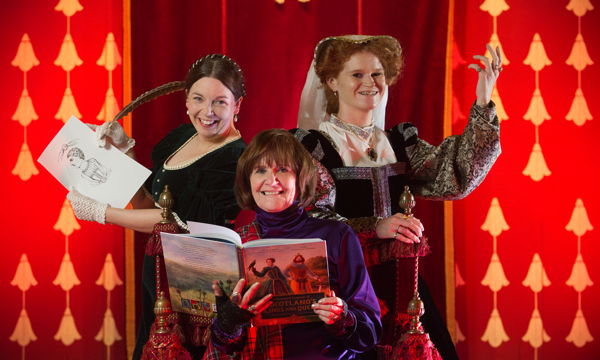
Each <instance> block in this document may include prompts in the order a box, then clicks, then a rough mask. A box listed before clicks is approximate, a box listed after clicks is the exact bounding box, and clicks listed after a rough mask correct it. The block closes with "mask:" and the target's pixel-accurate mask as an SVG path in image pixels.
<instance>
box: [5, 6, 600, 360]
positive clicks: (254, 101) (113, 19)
mask: <svg viewBox="0 0 600 360" xmlns="http://www.w3.org/2000/svg"><path fill="white" fill-rule="evenodd" d="M448 6H449V4H448V1H442V0H437V1H436V0H428V1H418V2H415V1H403V2H389V1H368V2H367V1H362V0H356V1H333V0H328V1H326V0H311V1H309V2H305V3H302V2H298V1H296V0H287V1H285V2H284V3H283V4H277V3H276V2H275V1H272V0H261V1H243V0H211V1H202V2H190V1H183V0H176V1H166V0H162V1H159V0H153V1H140V0H135V1H133V2H132V4H131V25H132V34H131V35H132V39H133V40H132V80H133V88H132V93H133V97H136V96H138V95H140V94H142V93H143V92H145V91H147V90H150V89H152V88H154V87H156V86H159V85H162V84H164V83H167V82H170V81H175V80H182V79H183V78H184V77H185V74H186V73H187V69H188V68H189V66H190V64H191V63H193V62H194V61H195V60H196V59H198V58H200V57H202V56H203V55H205V54H208V53H222V52H225V53H226V54H227V55H229V56H231V57H232V58H233V59H235V60H236V61H237V62H238V63H239V65H240V66H241V68H242V69H243V71H244V74H245V78H246V86H247V92H248V96H247V97H246V99H245V100H244V102H243V105H242V110H241V113H240V121H239V122H238V123H237V125H238V128H239V130H240V132H241V133H242V135H243V137H244V139H245V140H246V141H247V142H248V141H250V139H251V138H252V137H253V136H254V135H255V134H256V133H257V132H259V131H261V130H263V129H267V128H273V127H278V128H285V129H289V128H293V127H295V126H296V117H297V109H298V104H299V99H300V93H301V91H302V87H303V85H304V81H305V77H306V72H307V71H308V70H309V66H310V62H311V60H312V54H313V50H314V47H315V45H316V43H317V42H318V41H319V40H320V39H322V38H324V37H327V36H334V35H343V34H355V33H358V32H359V31H360V32H362V33H363V34H372V35H380V34H388V35H392V36H395V37H396V38H398V40H399V41H400V43H401V44H402V46H403V50H404V55H405V60H406V65H405V68H404V73H403V76H402V78H401V79H400V80H399V83H398V84H397V85H395V86H393V87H392V88H391V92H390V101H389V104H388V109H387V119H386V122H387V127H390V126H393V125H395V124H398V123H400V122H406V121H409V122H412V123H413V124H415V125H416V126H417V127H418V128H419V135H420V136H421V137H422V138H424V139H425V140H427V141H429V142H430V143H432V144H439V143H440V141H441V140H442V130H443V113H444V108H443V103H444V81H445V56H446V36H447V31H448ZM56 7H58V10H56V9H55V8H56ZM67 14H70V15H68V16H67ZM67 19H69V20H67ZM0 24H2V25H0V33H1V34H2V36H0V45H1V48H2V52H0V76H2V79H3V84H4V86H3V87H2V88H1V89H0V102H1V104H2V105H3V106H2V107H1V110H0V113H1V114H2V118H3V119H4V121H5V125H6V126H5V128H6V129H8V130H7V131H6V134H8V136H5V137H4V142H3V144H4V145H3V149H4V156H3V157H2V160H1V164H2V165H1V167H2V169H4V170H3V171H4V176H3V177H2V178H3V182H2V184H3V185H4V186H3V189H4V190H5V192H6V193H7V195H6V196H7V200H8V201H6V202H5V203H6V204H5V209H6V210H5V211H3V220H2V222H1V226H2V230H3V236H2V237H1V239H2V240H0V246H1V248H2V250H3V255H4V257H3V260H4V261H3V262H2V264H0V294H1V296H2V300H1V301H0V304H1V305H2V308H3V311H4V314H5V320H6V321H5V326H4V327H3V330H0V349H2V350H1V353H2V356H1V357H2V358H10V359H16V358H20V357H24V358H28V357H29V358H40V357H49V356H50V355H49V354H51V357H52V358H57V359H62V358H83V357H87V358H94V359H95V358H97V359H104V358H107V357H108V356H110V357H112V358H119V359H122V358H126V351H125V314H124V285H118V284H119V281H117V280H116V279H117V277H118V279H119V280H124V270H123V264H124V258H123V231H122V229H121V228H119V227H116V226H110V225H108V226H101V225H98V224H91V223H88V222H83V221H76V220H74V219H73V217H72V215H71V213H70V208H69V205H68V203H65V195H66V193H67V191H66V190H65V189H64V188H62V186H61V185H60V184H59V183H58V182H57V181H56V180H55V179H54V178H52V177H51V176H50V175H49V174H48V172H47V171H46V170H45V169H43V168H42V167H41V166H40V165H39V164H37V162H35V160H36V159H37V158H38V157H39V155H40V154H41V152H42V151H43V149H44V148H45V146H46V145H47V144H48V143H49V142H50V140H51V139H52V137H53V136H54V135H55V134H56V132H58V130H59V129H60V127H61V126H62V125H63V121H62V120H61V119H56V115H57V113H60V111H59V108H60V107H61V103H63V101H64V94H65V91H66V89H67V87H69V89H70V90H71V93H72V96H73V99H74V101H75V102H76V105H77V109H78V112H79V113H80V114H81V119H82V120H83V121H84V122H90V123H95V124H100V123H101V122H102V120H98V119H97V117H98V115H99V114H100V113H101V109H102V107H103V104H104V103H105V99H106V94H107V91H108V89H109V87H110V83H109V78H110V77H112V89H113V90H114V96H115V99H116V100H117V105H118V107H119V108H120V107H122V106H123V104H122V101H121V97H122V89H121V86H122V85H121V84H122V75H121V66H120V64H117V65H116V67H115V68H114V70H112V71H108V70H107V65H106V64H105V65H98V64H97V62H98V60H99V59H100V58H101V54H102V52H103V49H104V47H105V46H106V44H107V42H110V41H107V40H108V39H109V33H112V34H113V38H114V44H115V45H116V48H117V49H118V50H119V51H120V53H121V54H122V4H121V2H120V1H111V0H105V1H100V2H98V1H96V2H88V1H84V0H56V1H55V2H54V3H48V4H46V5H43V4H39V3H38V2H33V1H31V0H25V1H21V2H11V3H7V4H4V5H3V11H2V12H1V13H0ZM599 24H600V14H599V13H598V9H593V6H592V5H591V2H590V1H588V0H564V1H552V2H543V3H535V2H534V3H531V2H514V1H508V0H456V1H455V21H454V29H453V30H454V36H455V39H456V45H455V48H454V50H455V51H454V59H455V67H454V70H453V90H454V95H455V97H456V99H455V102H454V108H453V114H454V126H453V131H454V133H460V132H461V131H462V129H463V127H464V125H465V123H466V119H464V118H462V117H461V113H462V114H464V115H466V116H468V112H469V108H470V106H471V105H472V103H473V101H474V100H475V83H476V74H475V73H474V72H473V71H469V70H467V68H466V66H467V64H468V63H471V62H472V55H474V54H483V53H484V52H485V48H484V46H483V45H484V44H485V43H487V42H490V41H491V40H493V41H499V42H500V43H501V45H502V47H503V49H504V51H505V55H506V58H507V59H508V60H509V63H506V62H505V64H504V71H503V72H502V76H501V77H500V80H499V82H498V86H497V93H495V95H494V100H495V102H496V103H497V104H498V105H499V108H498V112H499V114H500V115H501V118H502V124H501V128H502V130H501V134H502V136H501V143H502V148H503V154H502V155H501V156H500V158H499V160H498V162H497V163H496V165H495V166H494V167H493V169H492V171H491V172H490V174H489V175H488V178H487V179H486V180H485V181H484V183H483V185H482V186H481V187H480V188H479V189H477V190H476V191H475V192H474V193H473V194H471V195H470V196H469V197H467V198H466V199H465V200H462V201H458V202H456V203H454V229H455V258H456V264H455V265H456V269H457V270H458V271H457V272H456V273H455V277H456V320H457V327H456V329H453V330H455V331H456V333H457V350H458V353H459V355H460V356H461V358H462V359H480V358H483V357H486V358H489V359H516V358H534V359H535V358H539V359H563V358H567V357H569V356H570V357H577V358H581V359H588V358H595V356H596V354H597V353H598V352H599V350H600V346H599V345H598V340H595V339H597V338H598V336H600V335H599V334H600V329H599V327H600V325H598V319H599V318H600V310H599V309H598V307H597V306H594V305H595V301H594V300H596V299H598V298H600V294H599V293H598V288H597V286H594V285H593V283H594V281H598V278H599V265H598V261H596V259H595V256H596V254H598V253H599V250H600V249H599V246H600V245H598V243H597V241H596V240H597V236H596V235H595V232H594V231H593V227H594V225H595V226H598V224H600V223H599V221H598V219H599V217H598V213H599V211H598V209H597V207H598V205H597V204H598V203H599V200H600V199H599V195H598V192H597V191H596V189H595V183H596V181H595V179H596V177H597V175H598V171H597V170H596V168H595V166H594V165H593V162H592V154H593V153H597V150H594V145H593V144H594V141H595V140H596V139H595V135H597V134H600V131H599V129H598V125H597V119H596V120H594V119H593V117H594V115H595V116H596V117H597V116H598V114H599V113H600V112H599V111H600V108H599V106H598V104H597V101H595V100H597V99H598V98H600V90H599V88H598V87H597V86H595V84H596V83H598V82H599V80H600V73H599V71H600V70H598V68H597V67H596V66H597V65H595V64H594V61H596V62H597V61H598V59H600V53H599V51H598V48H599V46H598V41H599V38H598V34H600V25H599ZM67 33H68V34H70V36H71V38H72V44H73V45H74V47H75V48H76V52H77V56H78V58H79V59H80V60H81V63H80V62H79V61H75V62H74V63H73V64H72V65H73V66H68V64H67V63H68V61H65V59H64V58H61V57H60V56H59V53H60V52H61V46H62V44H63V42H64V41H65V39H66V40H67V43H68V42H69V41H68V37H67ZM25 35H26V36H25ZM496 39H497V40H496ZM28 44H30V46H31V47H29V45H28ZM67 45H68V44H67ZM21 48H23V49H24V50H22V51H24V52H25V53H26V54H29V55H28V56H20V55H19V54H21V55H23V53H21V50H20V49H21ZM28 49H33V53H34V54H35V59H36V60H32V59H33V58H32V57H31V56H30V54H31V51H30V50H28ZM540 49H541V50H540ZM59 58H61V59H62V60H58V59H59ZM55 62H57V63H58V65H55ZM67 74H68V75H67ZM67 84H68V85H67ZM536 89H538V90H536ZM578 89H579V90H578ZM24 90H27V91H26V92H25V91H24ZM29 99H31V100H29ZM29 101H31V105H29V104H30V103H29ZM583 101H585V106H584V105H583ZM574 103H575V106H574V105H573V104H574ZM31 108H33V109H34V112H35V114H34V112H32V111H31ZM185 110H186V109H185V105H184V95H183V94H182V93H181V94H173V95H170V96H167V97H164V98H161V99H159V100H157V101H154V102H151V103H149V104H146V105H143V106H142V107H140V108H139V109H137V110H136V111H135V112H134V114H133V137H134V138H135V139H136V141H137V145H136V152H137V154H138V156H139V159H140V161H141V162H142V163H143V164H144V165H146V166H150V163H149V155H150V151H151V149H152V147H153V146H154V144H156V142H158V140H160V139H161V138H162V137H163V136H165V135H166V134H167V132H168V131H170V130H171V129H174V128H175V127H177V126H178V125H179V124H182V123H185V122H187V121H189V119H188V117H187V116H186V115H185ZM69 111H71V112H74V111H75V110H73V108H71V110H69ZM106 117H109V116H106ZM59 118H60V116H59ZM30 159H31V160H30ZM414 212H415V213H416V214H417V216H418V217H419V218H420V219H421V220H422V221H423V223H424V224H425V226H426V230H427V233H428V235H429V236H430V239H431V243H432V249H433V254H431V255H429V256H427V257H426V258H424V259H423V261H422V275H423V277H424V278H425V279H426V280H427V282H428V283H429V286H430V288H431V290H432V293H433V295H434V298H435V300H436V302H437V304H438V307H439V308H440V311H441V313H442V314H446V312H445V306H446V303H445V301H446V298H445V293H446V288H445V277H444V237H443V236H444V232H443V231H444V227H443V218H444V217H443V204H442V203H438V202H426V201H419V202H418V204H417V207H416V208H415V211H414ZM246 220H247V219H246ZM75 224H77V225H78V226H79V227H80V228H77V226H76V225H75ZM145 239H146V236H145V235H140V234H137V236H136V251H137V255H138V256H137V258H136V260H137V262H136V264H137V265H138V266H139V265H141V257H140V256H139V255H141V254H143V248H144V244H145ZM494 244H495V246H494ZM108 255H110V257H108ZM111 260H112V264H113V267H111V265H110V264H111ZM107 264H108V267H107V266H106V265H107ZM71 266H72V267H71ZM113 268H114V271H112V269H113ZM29 269H31V272H29ZM104 269H109V271H108V272H111V271H112V272H113V274H112V276H111V277H110V278H111V279H112V280H113V281H114V283H115V284H116V285H115V286H114V287H113V288H112V290H111V291H108V290H107V288H110V287H111V286H108V285H107V284H108V283H109V281H105V279H106V277H104V278H102V277H101V274H102V273H105V274H107V272H105V271H106V270H104ZM73 273H74V274H75V275H76V277H77V281H75V280H74V277H73V275H72V274H73ZM115 274H116V276H115ZM390 276H392V274H390ZM33 279H35V280H33ZM137 279H138V280H137V281H136V282H135V285H134V286H135V287H136V289H138V290H139V276H138V277H137ZM97 282H98V283H99V284H100V285H97V284H96V283H97ZM107 309H110V313H109V312H107ZM138 309H139V304H138ZM109 315H111V316H112V319H113V320H114V324H115V325H114V327H112V326H111V324H112V322H111V320H110V318H111V316H109ZM584 322H585V325H583V324H584ZM29 324H30V325H29ZM73 324H74V326H73ZM136 325H137V320H136ZM109 328H110V329H114V330H116V332H117V333H118V334H119V335H120V336H118V337H114V336H113V338H112V339H113V340H114V341H112V342H111V341H110V339H109V338H110V336H107V334H108V333H110V331H108V330H107V331H102V329H109ZM74 329H76V332H75V331H74ZM15 330H17V331H15ZM112 334H114V332H112ZM119 338H121V339H119ZM108 343H110V346H108Z"/></svg>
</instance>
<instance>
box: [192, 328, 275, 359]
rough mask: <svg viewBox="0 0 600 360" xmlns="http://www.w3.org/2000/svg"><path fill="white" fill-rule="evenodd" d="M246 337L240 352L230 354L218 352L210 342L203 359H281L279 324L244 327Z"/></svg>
mask: <svg viewBox="0 0 600 360" xmlns="http://www.w3.org/2000/svg"><path fill="white" fill-rule="evenodd" d="M246 330H247V332H248V338H247V339H246V345H245V346H244V349H243V350H242V351H241V352H234V353H233V354H231V355H227V354H224V353H222V352H220V351H219V350H218V349H217V348H216V347H215V346H214V344H213V343H212V342H210V343H209V344H208V348H207V349H206V352H205V353H204V358H203V359H204V360H262V359H264V360H283V343H282V338H281V326H279V325H269V326H254V327H251V328H247V329H246Z"/></svg>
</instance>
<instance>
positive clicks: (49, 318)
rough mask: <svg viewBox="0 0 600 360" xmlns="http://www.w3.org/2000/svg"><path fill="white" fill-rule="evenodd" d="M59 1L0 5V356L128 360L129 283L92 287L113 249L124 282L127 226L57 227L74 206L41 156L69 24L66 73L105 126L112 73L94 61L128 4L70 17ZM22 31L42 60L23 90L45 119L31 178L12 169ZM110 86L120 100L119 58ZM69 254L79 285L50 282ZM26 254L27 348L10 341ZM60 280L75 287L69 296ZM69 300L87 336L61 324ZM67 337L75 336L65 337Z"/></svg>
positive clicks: (90, 5)
mask: <svg viewBox="0 0 600 360" xmlns="http://www.w3.org/2000/svg"><path fill="white" fill-rule="evenodd" d="M59 3H61V4H62V6H63V7H64V6H65V5H66V4H65V3H67V1H59V0H55V1H49V2H48V1H44V2H39V1H20V2H7V3H4V4H3V5H2V11H0V34H1V35H0V48H1V49H2V51H0V78H1V79H2V86H1V87H0V104H1V106H0V118H1V119H2V129H3V136H2V145H1V146H2V152H3V155H2V157H1V160H0V168H1V170H2V176H1V178H2V180H1V184H2V189H3V199H4V208H3V210H2V220H0V224H1V225H0V229H1V231H2V235H1V236H0V249H1V251H2V261H1V262H0V294H1V295H0V307H1V308H2V313H3V326H2V329H0V358H2V359H21V358H22V355H23V354H24V358H25V359H39V358H47V359H50V358H52V359H69V358H70V359H84V358H85V359H106V358H107V356H108V355H110V358H112V359H123V358H125V356H126V355H125V339H124V335H125V309H124V286H123V285H115V287H114V289H112V291H110V295H108V292H107V290H106V289H105V287H104V286H103V285H97V284H96V281H98V280H99V278H101V273H102V270H103V268H104V267H105V265H106V264H107V262H108V260H107V255H108V254H110V255H111V259H112V263H113V264H114V268H115V269H116V273H117V274H118V276H119V278H120V280H124V268H123V261H124V259H123V229H122V228H120V227H118V226H111V225H108V226H102V225H99V224H92V223H88V222H85V221H78V224H79V226H80V227H81V228H80V229H75V230H74V231H73V232H72V233H70V234H69V235H68V236H66V235H65V234H64V233H63V232H61V231H59V230H60V228H61V227H62V228H63V229H66V227H64V226H66V225H65V223H64V222H63V223H62V225H60V226H58V228H59V229H55V226H56V224H57V222H59V221H58V219H59V217H60V215H61V211H62V210H63V209H66V210H65V211H66V213H68V211H67V210H69V209H68V203H67V204H66V205H65V200H66V198H65V197H66V194H67V190H66V189H64V188H63V187H62V185H60V183H59V182H58V181H56V180H55V179H54V178H53V177H52V176H51V175H50V174H49V173H48V172H47V171H46V170H45V169H44V168H43V167H42V166H41V165H40V164H38V163H37V161H36V160H37V158H38V157H39V156H40V154H41V153H42V151H43V150H44V149H45V147H46V146H47V145H48V143H49V142H50V141H51V140H52V138H53V137H54V135H55V134H56V133H57V132H58V131H59V129H60V128H61V127H62V126H63V122H62V121H61V120H57V119H55V115H56V114H57V112H58V110H59V107H60V105H61V101H62V99H63V94H64V93H65V89H66V87H67V73H66V71H65V70H64V69H63V68H62V67H61V66H57V65H55V64H54V62H55V60H57V58H58V57H59V53H60V50H61V45H62V44H63V40H64V39H65V36H66V34H67V31H70V35H71V38H72V41H73V44H74V46H75V48H76V51H77V54H78V57H79V58H80V59H81V61H82V63H81V64H80V65H78V66H75V67H74V68H73V69H72V70H71V71H70V75H69V80H70V88H71V90H72V94H73V97H74V99H75V102H76V104H77V107H78V109H79V112H80V113H81V115H82V116H81V120H82V121H84V122H88V123H94V124H100V123H101V122H100V121H98V120H97V119H96V117H97V115H98V114H99V113H100V110H101V108H102V106H103V103H104V101H105V95H106V93H107V90H108V88H109V75H108V71H107V69H106V68H105V67H103V66H100V65H98V64H97V61H98V59H100V57H101V54H102V51H103V48H104V46H105V44H106V41H107V37H108V34H109V33H110V32H112V33H113V35H114V41H115V43H116V47H117V48H118V50H119V52H120V53H121V54H122V42H121V37H122V36H121V34H122V30H121V29H122V25H121V16H122V15H121V14H122V4H121V1H120V0H118V1H116V0H115V1H112V0H107V1H83V0H80V1H79V3H80V5H81V7H82V8H79V9H78V10H77V11H74V12H73V13H72V14H71V16H70V20H67V16H66V15H65V14H64V13H63V11H57V10H56V9H55V8H56V7H57V6H58V5H59ZM71 3H72V2H71ZM68 8H69V9H73V8H71V7H68ZM68 23H69V25H67V24H68ZM24 34H27V36H28V38H29V41H30V43H31V46H32V47H33V51H34V53H35V56H36V58H37V59H38V60H39V65H37V66H34V67H33V68H31V69H30V70H29V71H27V83H26V87H27V90H28V93H29V96H30V97H31V100H32V103H33V107H34V109H35V112H36V113H37V116H38V117H39V118H38V119H37V120H34V121H32V122H31V123H30V124H28V125H27V127H26V142H27V144H28V147H29V150H30V152H31V156H32V160H33V162H32V165H33V166H35V167H36V168H37V170H38V173H37V175H33V176H31V177H30V178H28V179H27V180H23V179H21V178H20V177H19V176H18V175H13V169H14V167H15V164H16V163H17V159H18V156H19V152H20V150H21V146H22V144H23V143H24V141H25V136H24V135H25V134H24V132H25V129H24V127H23V126H22V124H20V122H19V121H13V120H12V117H13V114H15V111H16V110H17V105H18V103H19V99H20V97H21V94H22V90H23V88H24V76H23V71H22V70H21V69H20V68H19V67H16V66H13V65H12V64H11V62H12V61H13V59H15V56H16V54H17V51H18V49H19V44H20V42H21V41H22V39H23V36H24ZM112 89H113V90H114V94H115V97H116V99H117V101H118V103H119V106H122V101H121V92H122V91H121V66H120V65H117V66H116V68H115V69H114V70H113V71H112ZM63 206H66V208H65V207H63ZM67 215H68V214H67ZM67 217H68V216H67ZM73 219H74V218H73V217H70V220H69V221H67V222H69V223H71V224H72V222H71V220H73ZM63 220H64V219H63ZM67 243H68V250H67ZM67 252H68V255H69V259H70V262H71V263H72V266H73V272H74V273H75V275H76V276H77V278H78V280H79V282H80V283H79V284H75V282H73V283H72V282H70V281H69V280H73V278H70V279H67V278H66V277H62V278H61V279H62V280H60V281H59V282H58V283H57V284H54V283H53V282H56V280H58V277H59V276H58V275H59V270H60V269H61V264H65V263H66V262H65V258H66V257H65V255H66V253H67ZM23 254H26V256H27V260H28V263H29V265H30V267H31V270H32V274H33V277H34V278H35V280H36V282H37V285H35V286H31V287H30V288H29V289H28V290H27V291H25V309H26V312H27V315H28V318H29V321H30V324H31V329H32V331H33V333H34V334H35V337H36V340H34V341H31V342H29V343H28V344H27V345H26V346H25V350H24V351H23V350H22V347H21V346H20V345H19V343H18V342H16V341H11V335H13V332H14V330H15V328H16V326H17V323H18V321H19V318H20V314H21V309H22V308H23V293H22V291H21V290H20V289H19V287H18V286H12V285H11V281H12V280H13V278H14V277H15V273H16V272H17V268H18V267H19V264H20V259H21V258H22V255H23ZM62 274H65V273H62ZM100 282H101V283H102V282H103V281H100ZM61 283H62V284H65V285H72V287H71V288H70V290H69V291H68V294H67V291H65V290H64V288H63V287H62V286H61ZM66 287H67V288H69V286H66ZM109 299H110V300H109ZM108 301H110V311H111V314H112V318H113V319H114V322H115V326H116V330H117V331H118V333H119V334H120V336H121V337H123V339H122V340H118V339H117V340H115V342H114V343H113V344H112V346H110V348H108V347H107V346H106V345H105V343H104V342H103V341H102V339H101V341H97V340H95V337H96V336H97V335H98V334H99V332H100V330H101V328H102V326H103V323H104V320H105V312H106V310H107V307H108V306H109V305H108ZM67 304H68V308H69V310H70V313H71V316H72V319H73V323H74V324H75V326H76V329H77V331H78V334H79V335H80V336H81V338H75V337H73V338H71V337H70V336H69V332H67V331H64V328H63V331H60V330H61V329H60V327H61V322H62V321H65V319H68V318H69V316H68V314H67V316H65V310H66V308H67ZM67 322H68V321H67ZM70 334H71V335H73V334H74V333H73V332H70ZM100 335H101V336H100V337H102V334H100ZM70 340H72V341H73V342H72V343H70V344H69V342H70ZM65 342H66V343H67V344H65ZM107 353H108V354H107Z"/></svg>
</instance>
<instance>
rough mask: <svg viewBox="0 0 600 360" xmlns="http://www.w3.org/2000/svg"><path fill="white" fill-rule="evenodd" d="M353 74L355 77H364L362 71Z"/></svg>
mask: <svg viewBox="0 0 600 360" xmlns="http://www.w3.org/2000/svg"><path fill="white" fill-rule="evenodd" d="M352 76H354V77H355V78H361V77H362V74H360V73H355V74H352Z"/></svg>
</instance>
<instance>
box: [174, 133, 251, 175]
mask: <svg viewBox="0 0 600 360" xmlns="http://www.w3.org/2000/svg"><path fill="white" fill-rule="evenodd" d="M196 136H198V133H195V134H194V135H193V136H192V137H191V138H189V139H188V141H186V142H185V143H184V144H183V145H181V146H180V147H179V149H177V150H175V152H174V153H173V154H171V156H169V157H168V158H167V160H165V163H164V165H163V166H164V168H165V170H179V169H183V168H185V167H188V166H190V165H192V164H193V163H195V162H196V161H198V160H200V159H201V158H203V157H204V156H205V155H208V154H210V153H211V152H213V151H215V150H218V149H220V148H222V147H223V146H225V145H227V144H229V143H231V142H234V141H236V140H239V139H241V137H242V135H240V132H239V131H237V136H235V137H233V138H231V139H229V140H227V141H225V142H224V143H222V144H221V145H219V146H217V147H216V148H214V149H211V150H210V151H207V152H205V153H204V154H202V155H200V156H198V157H197V158H195V159H193V160H192V161H190V162H187V163H185V164H182V165H177V166H169V165H167V163H168V162H169V160H171V159H172V158H173V156H175V154H177V153H178V152H179V151H180V150H181V149H182V148H183V147H184V146H186V145H187V144H188V143H189V142H190V141H192V139H194V138H195V137H196Z"/></svg>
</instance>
